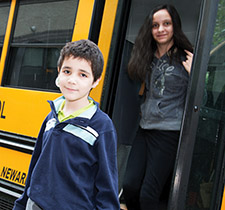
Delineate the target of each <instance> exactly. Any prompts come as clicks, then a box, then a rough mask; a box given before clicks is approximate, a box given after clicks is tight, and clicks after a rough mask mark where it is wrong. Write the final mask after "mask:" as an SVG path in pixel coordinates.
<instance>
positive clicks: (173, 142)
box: [123, 128, 180, 210]
mask: <svg viewBox="0 0 225 210" xmlns="http://www.w3.org/2000/svg"><path fill="white" fill-rule="evenodd" d="M179 134H180V132H179V131H162V130H144V129H141V128H139V130H138V132H137V135H136V138H135V140H134V142H133V145H132V149H131V152H130V156H129V159H128V163H127V169H126V172H125V176H124V182H123V196H124V199H125V202H126V204H127V207H128V209H129V210H158V206H159V198H160V195H161V193H162V191H163V187H164V185H165V183H166V181H167V179H168V177H169V175H170V174H171V172H172V171H173V168H174V163H175V158H176V152H177V146H178V140H179Z"/></svg>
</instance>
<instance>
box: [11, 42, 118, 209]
mask: <svg viewBox="0 0 225 210" xmlns="http://www.w3.org/2000/svg"><path fill="white" fill-rule="evenodd" d="M103 64H104V61H103V56H102V53H101V51H100V50H99V48H98V47H97V45H95V44H94V43H93V42H91V41H89V40H80V41H76V42H70V43H67V44H66V45H65V46H64V48H63V49H62V50H61V53H60V57H59V60H58V71H59V75H58V78H57V82H56V83H57V86H59V88H60V90H61V92H62V94H63V96H62V97H60V98H58V99H56V100H54V101H49V103H50V106H51V109H52V110H51V112H50V114H49V115H48V116H47V118H46V119H45V121H44V122H43V125H42V127H41V130H40V133H39V136H38V139H37V142H36V145H35V150H34V153H33V156H32V160H31V163H30V168H29V173H28V177H27V180H26V187H25V190H24V193H23V195H22V196H21V198H19V199H18V200H17V201H16V202H15V206H14V210H22V209H26V210H34V209H37V210H40V209H43V210H64V209H65V210H103V209H104V210H118V209H119V201H118V191H117V185H118V182H117V160H116V131H115V129H114V126H113V124H112V121H111V120H110V118H109V117H108V116H107V115H106V114H105V113H103V112H102V111H101V110H100V109H99V108H98V106H97V104H96V103H95V102H94V101H93V100H92V99H91V98H89V97H88V95H89V92H90V90H91V89H92V88H94V87H96V86H97V85H98V83H99V80H100V77H101V73H102V70H103Z"/></svg>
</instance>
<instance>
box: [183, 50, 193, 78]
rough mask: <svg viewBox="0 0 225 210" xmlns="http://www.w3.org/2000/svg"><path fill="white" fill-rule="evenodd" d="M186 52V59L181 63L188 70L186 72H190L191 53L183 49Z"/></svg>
mask: <svg viewBox="0 0 225 210" xmlns="http://www.w3.org/2000/svg"><path fill="white" fill-rule="evenodd" d="M184 51H185V52H186V53H187V56H186V58H187V60H186V61H183V62H182V64H183V66H184V68H185V69H186V71H187V72H188V74H190V73H191V64H192V59H193V53H191V52H189V51H187V50H184Z"/></svg>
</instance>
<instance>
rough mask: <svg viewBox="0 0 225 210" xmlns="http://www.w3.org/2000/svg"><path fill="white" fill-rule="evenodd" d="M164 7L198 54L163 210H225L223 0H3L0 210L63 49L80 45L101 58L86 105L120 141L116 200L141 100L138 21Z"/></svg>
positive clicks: (18, 176)
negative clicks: (131, 65)
mask: <svg viewBox="0 0 225 210" xmlns="http://www.w3.org/2000/svg"><path fill="white" fill-rule="evenodd" d="M163 3H170V4H173V5H174V6H175V7H176V8H177V10H178V12H179V13H180V16H181V19H182V25H183V31H184V32H185V34H186V35H187V37H188V38H189V40H190V41H191V43H192V44H193V46H194V54H195V56H194V61H193V66H192V73H191V78H190V83H189V88H188V95H187V99H186V106H185V111H184V118H183V123H182V127H181V135H180V144H179V148H178V152H177V159H176V163H175V168H174V173H173V176H172V178H171V180H172V181H170V182H169V184H168V186H167V187H166V189H165V190H164V194H163V195H162V201H161V203H162V208H164V209H168V210H185V209H188V210H202V209H209V210H225V196H223V191H224V164H225V152H224V151H225V134H224V133H225V132H224V131H225V117H224V116H225V115H224V114H225V62H224V61H225V60H224V55H225V44H224V43H225V36H224V30H225V25H224V19H223V17H224V15H225V12H224V11H225V1H224V0H182V1H179V0H174V1H169V0H161V1H158V0H2V1H0V26H1V27H0V209H12V206H13V202H14V200H15V199H16V198H18V197H19V196H20V195H21V193H22V192H23V189H24V186H25V182H26V176H27V171H28V167H29V162H30V159H31V155H32V152H33V149H34V145H35V141H36V137H37V135H38V132H39V129H40V126H41V124H42V121H43V120H44V118H45V116H46V115H47V114H48V112H49V111H50V108H49V105H48V103H47V100H54V99H55V98H57V97H58V96H60V92H59V89H58V88H57V87H56V85H55V79H56V77H57V59H58V56H59V52H60V49H61V48H62V47H63V46H64V45H65V43H66V42H69V41H75V40H79V39H90V40H92V41H94V42H95V43H97V44H98V46H99V47H100V49H101V51H102V52H103V56H104V59H105V65H104V71H103V76H102V80H101V82H100V84H99V85H98V86H97V88H95V89H94V90H93V91H92V92H91V97H93V98H94V99H95V100H96V101H98V102H99V103H100V108H101V109H102V110H103V111H105V112H106V113H107V114H108V115H109V116H110V117H111V118H112V120H113V122H114V124H115V127H116V130H117V133H118V169H119V183H118V186H119V190H120V192H122V181H123V179H126V177H124V170H125V167H126V161H127V157H128V155H129V151H130V148H131V145H132V140H133V138H134V135H135V132H136V130H137V127H138V121H139V105H140V101H141V99H140V98H139V96H138V91H139V87H140V84H138V83H134V82H132V81H131V80H130V79H129V77H128V76H127V72H126V67H127V63H128V60H129V57H130V53H131V50H132V47H133V44H134V40H135V37H136V36H137V33H138V30H139V28H140V26H141V25H142V23H143V21H144V18H145V16H146V15H147V14H149V12H150V10H151V9H152V8H153V7H155V6H156V5H158V4H163ZM165 164H166V163H165ZM119 195H120V193H119V192H118V196H119ZM164 195H165V196H164Z"/></svg>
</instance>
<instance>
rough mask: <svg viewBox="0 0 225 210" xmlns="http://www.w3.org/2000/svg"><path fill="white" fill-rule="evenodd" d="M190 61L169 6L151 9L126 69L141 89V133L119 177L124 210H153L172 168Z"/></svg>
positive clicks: (187, 45) (188, 49)
mask: <svg viewBox="0 0 225 210" xmlns="http://www.w3.org/2000/svg"><path fill="white" fill-rule="evenodd" d="M192 57H193V54H192V46H191V43H190V42H189V41H188V39H187V38H186V36H185V35H184V33H183V32H182V29H181V20H180V17H179V15H178V13H177V11H176V9H175V8H174V7H173V6H171V5H162V6H159V7H157V8H155V9H153V11H152V12H151V14H150V15H149V16H148V17H147V18H146V19H145V22H144V24H143V25H142V27H141V29H140V31H139V34H138V36H137V38H136V40H135V44H134V48H133V51H132V54H131V58H130V61H129V64H128V73H129V75H130V77H131V78H132V79H138V80H140V81H141V82H143V83H145V101H144V103H143V104H142V105H141V120H140V127H139V130H138V132H137V135H136V138H135V140H134V142H133V145H132V149H131V153H130V156H129V160H128V164H127V169H126V174H125V176H124V184H123V190H124V194H123V196H124V198H125V201H126V204H127V207H128V210H132V209H135V210H139V209H141V210H158V206H159V198H160V195H161V192H162V190H163V187H164V185H165V183H166V181H167V179H168V177H169V175H170V174H171V172H172V171H173V167H174V162H175V157H176V151H177V145H178V140H179V134H180V126H181V120H182V116H183V110H184V104H185V98H186V91H187V86H188V80H189V74H190V70H191V63H192Z"/></svg>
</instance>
